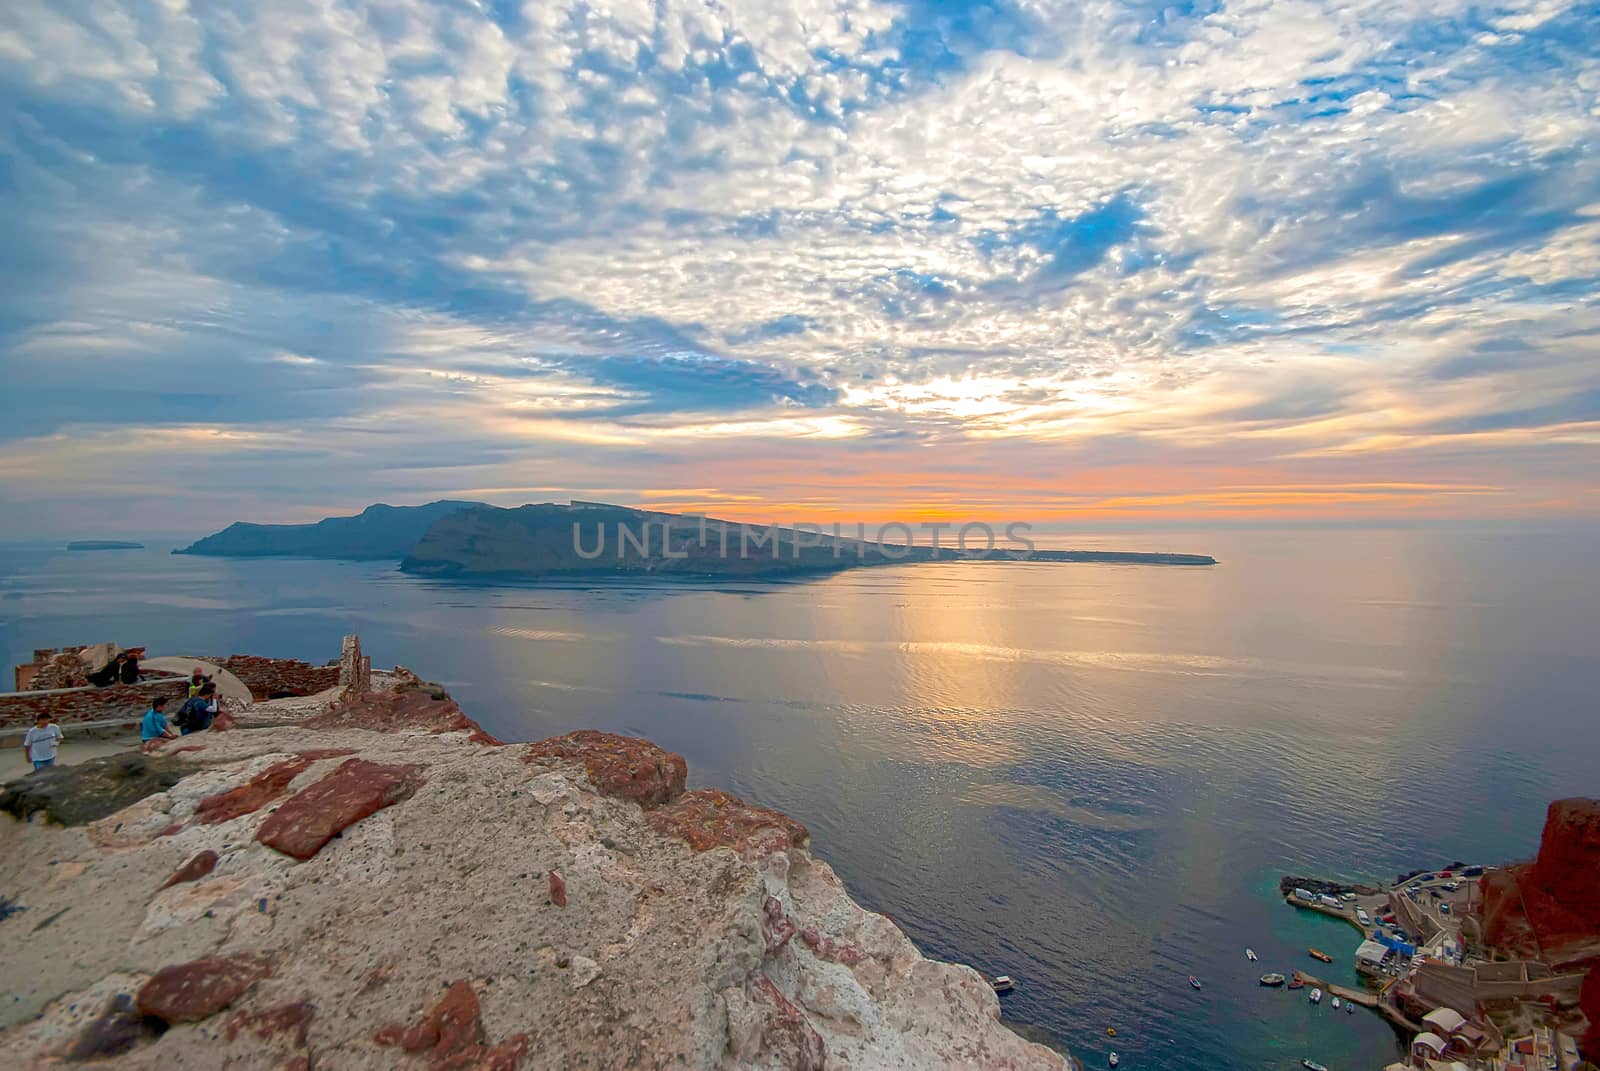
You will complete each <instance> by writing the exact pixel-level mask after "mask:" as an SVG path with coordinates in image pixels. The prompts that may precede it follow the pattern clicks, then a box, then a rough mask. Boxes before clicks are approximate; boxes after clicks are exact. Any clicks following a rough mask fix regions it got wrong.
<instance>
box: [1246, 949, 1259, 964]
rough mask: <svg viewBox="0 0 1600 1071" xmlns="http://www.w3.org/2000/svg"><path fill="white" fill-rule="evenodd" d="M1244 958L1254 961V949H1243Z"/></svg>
mask: <svg viewBox="0 0 1600 1071" xmlns="http://www.w3.org/2000/svg"><path fill="white" fill-rule="evenodd" d="M1244 958H1245V959H1247V960H1249V961H1250V962H1251V963H1254V962H1255V961H1256V950H1255V949H1253V948H1247V949H1245V950H1244Z"/></svg>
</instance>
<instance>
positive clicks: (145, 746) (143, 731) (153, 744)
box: [139, 696, 178, 752]
mask: <svg viewBox="0 0 1600 1071" xmlns="http://www.w3.org/2000/svg"><path fill="white" fill-rule="evenodd" d="M166 707H167V701H166V699H165V698H164V697H162V696H157V697H156V698H155V699H154V700H153V701H152V702H151V703H150V709H149V710H147V711H145V712H144V720H143V721H141V722H140V723H139V747H140V749H141V750H142V751H146V752H151V751H156V750H158V749H159V748H160V747H161V741H163V740H171V739H172V738H173V737H175V736H177V735H178V734H177V733H175V732H173V731H172V726H170V725H168V724H167V715H166V713H165V711H166Z"/></svg>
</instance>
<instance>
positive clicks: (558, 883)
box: [550, 870, 567, 907]
mask: <svg viewBox="0 0 1600 1071" xmlns="http://www.w3.org/2000/svg"><path fill="white" fill-rule="evenodd" d="M550 902H551V903H552V904H555V905H556V906H557V907H566V906H567V879H566V878H563V877H562V876H561V872H560V871H559V870H552V871H550Z"/></svg>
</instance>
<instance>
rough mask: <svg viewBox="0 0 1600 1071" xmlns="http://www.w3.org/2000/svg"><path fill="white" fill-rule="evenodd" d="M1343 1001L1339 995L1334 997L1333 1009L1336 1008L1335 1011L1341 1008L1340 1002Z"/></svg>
mask: <svg viewBox="0 0 1600 1071" xmlns="http://www.w3.org/2000/svg"><path fill="white" fill-rule="evenodd" d="M1341 1003H1343V1002H1342V1001H1340V1000H1339V998H1338V997H1334V998H1333V1010H1334V1011H1338V1010H1339V1005H1340V1004H1341Z"/></svg>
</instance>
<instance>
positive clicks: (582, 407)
mask: <svg viewBox="0 0 1600 1071" xmlns="http://www.w3.org/2000/svg"><path fill="white" fill-rule="evenodd" d="M251 6H252V5H248V4H242V3H236V2H231V0H230V2H222V0H217V2H211V0H127V2H113V0H7V3H5V4H3V5H0V205H3V211H0V284H3V285H0V369H3V376H0V379H3V384H4V387H3V392H4V393H3V401H0V417H3V420H0V508H3V509H4V510H5V512H6V514H7V518H8V519H7V522H6V523H7V526H8V529H9V531H10V532H11V533H12V534H13V535H23V536H25V535H30V534H40V535H45V534H50V535H54V534H72V533H74V532H85V533H89V532H108V531H113V530H117V529H119V528H122V529H134V530H139V529H143V530H163V531H170V530H174V529H196V530H200V529H205V528H208V527H215V526H217V525H220V524H221V523H225V522H227V521H230V520H233V519H236V518H246V519H256V520H268V519H307V518H314V517H317V516H321V515H323V514H325V513H328V512H337V511H341V510H354V509H358V508H360V507H361V506H363V505H365V504H366V503H368V502H372V501H378V500H384V501H390V502H419V501H424V500H427V499H429V498H432V497H439V496H441V495H447V494H448V495H451V496H469V497H477V498H482V499H486V500H489V501H494V502H498V503H501V504H515V503H520V502H524V501H540V500H550V499H565V498H568V497H572V496H577V497H597V498H605V499H609V500H614V501H625V502H643V503H649V504H654V505H659V506H662V507H666V508H677V507H684V508H694V509H702V510H710V511H712V512H715V513H718V514H721V515H726V516H741V517H751V518H753V519H767V518H775V519H784V520H789V519H810V520H822V521H827V520H832V519H836V518H847V519H857V518H860V519H867V520H871V519H873V518H880V519H881V518H887V517H891V516H893V517H906V518H913V517H917V516H933V515H939V514H952V515H960V516H977V517H995V516H997V515H1006V516H1012V517H1024V518H1031V519H1038V520H1045V521H1049V520H1065V521H1080V522H1082V523H1085V524H1107V525H1110V524H1119V525H1120V524H1145V523H1163V524H1164V523H1191V522H1204V521H1215V520H1224V521H1229V522H1238V521H1241V520H1243V521H1281V520H1285V519H1290V520H1302V521H1317V520H1348V519H1385V518H1394V519H1407V520H1409V519H1417V518H1421V519H1438V518H1461V519H1464V520H1478V519H1505V518H1532V519H1539V518H1550V517H1568V516H1583V517H1591V518H1592V517H1594V516H1596V515H1600V489H1597V485H1600V352H1597V350H1600V303H1597V281H1600V155H1597V154H1600V149H1597V140H1600V139H1597V137H1596V135H1597V133H1600V58H1597V57H1600V7H1597V5H1596V4H1594V3H1588V4H1582V3H1578V4H1572V3H1567V2H1565V0H1527V2H1523V0H1513V2H1509V3H1505V4H1495V3H1493V2H1491V3H1489V4H1487V5H1484V4H1478V3H1473V4H1466V3H1461V2H1458V0H1429V2H1427V3H1422V2H1420V0H1381V2H1379V0H1271V2H1268V0H1196V2H1194V3H1186V4H1183V5H1178V6H1164V5H1162V4H1159V3H1147V2H1130V3H1106V2H1099V0H1090V2H1087V3H1056V2H1054V0H1021V2H1016V3H1011V2H1006V3H971V4H967V3H959V2H955V0H909V2H897V3H878V2H872V0H724V2H715V0H651V2H643V0H617V2H615V3H604V4H587V3H579V2H573V0H529V2H527V3H523V4H520V5H519V4H518V3H516V2H514V0H484V2H471V0H445V2H439V3H427V2H422V0H393V2H374V3H358V2H338V0H321V2H303V0H273V2H272V3H270V4H267V3H263V4H260V5H258V6H256V7H255V10H250V7H251ZM175 518H178V519H179V520H176V521H175Z"/></svg>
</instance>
